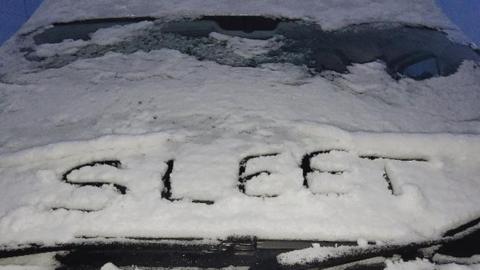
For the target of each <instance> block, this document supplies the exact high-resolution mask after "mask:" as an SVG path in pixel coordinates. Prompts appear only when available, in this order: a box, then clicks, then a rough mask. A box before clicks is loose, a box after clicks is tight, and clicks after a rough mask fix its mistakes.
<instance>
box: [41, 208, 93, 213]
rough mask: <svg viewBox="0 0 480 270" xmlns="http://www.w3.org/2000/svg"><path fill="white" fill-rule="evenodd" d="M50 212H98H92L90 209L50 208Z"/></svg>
mask: <svg viewBox="0 0 480 270" xmlns="http://www.w3.org/2000/svg"><path fill="white" fill-rule="evenodd" d="M50 210H52V211H58V210H67V211H79V212H85V213H90V212H95V211H98V210H92V209H80V208H78V209H77V208H71V207H52V208H50Z"/></svg>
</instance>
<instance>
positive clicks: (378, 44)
mask: <svg viewBox="0 0 480 270" xmlns="http://www.w3.org/2000/svg"><path fill="white" fill-rule="evenodd" d="M105 37H108V38H105ZM34 41H35V44H36V45H37V46H36V48H34V49H30V52H29V53H28V54H27V56H26V57H27V59H29V60H31V61H36V62H40V65H41V66H42V67H44V68H57V67H62V66H64V65H66V64H68V63H71V62H73V61H75V60H76V59H79V58H92V57H98V56H102V55H104V54H106V53H108V52H118V53H124V54H128V53H133V52H136V51H145V52H149V51H152V50H157V49H162V48H167V49H174V50H178V51H180V52H182V53H185V54H189V55H192V56H195V57H196V58H197V59H200V60H210V61H215V62H217V63H219V64H224V65H230V66H236V67H256V66H259V65H263V64H269V63H291V64H294V65H300V66H305V67H307V68H308V69H309V70H310V72H311V73H314V74H317V73H321V72H324V71H334V72H339V73H346V72H348V66H349V65H352V64H354V63H367V62H373V61H382V62H384V63H386V67H387V70H386V71H387V72H388V73H389V74H390V75H391V76H392V77H393V78H395V79H399V78H402V77H405V76H406V77H410V78H413V79H416V80H422V79H426V78H430V77H435V76H447V75H450V74H452V73H454V72H455V71H456V70H457V69H458V67H459V66H460V64H461V63H462V61H464V60H474V61H479V60H480V57H479V55H478V54H477V53H476V52H475V51H474V50H472V49H471V48H470V47H469V46H466V45H461V44H457V43H454V42H452V41H451V40H449V39H448V37H447V36H446V35H445V34H444V33H443V32H441V31H437V30H434V29H429V28H425V27H413V26H405V25H400V24H380V23H376V24H361V25H353V26H349V27H346V28H343V29H340V30H335V31H324V30H322V29H321V27H320V26H318V25H316V24H312V23H307V22H303V21H298V20H282V19H269V18H264V17H248V16H246V17H245V16H239V17H232V16H214V17H212V16H210V17H202V18H199V19H183V20H175V21H167V22H165V21H159V20H154V19H153V18H145V17H144V18H127V19H100V20H91V21H77V22H71V23H61V24H55V25H53V27H51V28H48V29H46V30H44V31H39V33H38V32H37V33H36V34H35V35H34ZM52 51H53V52H54V53H52Z"/></svg>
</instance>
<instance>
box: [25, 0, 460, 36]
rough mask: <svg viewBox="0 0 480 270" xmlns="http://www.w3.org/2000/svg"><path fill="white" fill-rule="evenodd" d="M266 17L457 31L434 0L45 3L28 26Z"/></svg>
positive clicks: (330, 24)
mask: <svg viewBox="0 0 480 270" xmlns="http://www.w3.org/2000/svg"><path fill="white" fill-rule="evenodd" d="M202 15H266V16H274V17H285V18H297V19H298V18H301V19H306V20H310V21H314V22H316V23H318V24H319V25H321V26H322V27H323V28H324V29H327V30H328V29H338V28H341V27H345V26H347V25H352V24H360V23H366V22H399V23H406V24H409V25H423V26H429V27H433V28H441V29H450V28H454V27H453V26H452V25H451V24H450V23H449V21H448V19H447V18H446V17H445V15H444V14H443V13H442V11H441V10H440V8H439V7H438V6H437V5H436V4H435V1H434V0H405V1H397V0H384V1H376V0H359V1H350V0H321V1H315V0H306V1H289V0H280V1H279V0H266V1H257V0H246V1H236V0H233V1H232V0H174V1H172V0H160V1H149V0H137V1H129V0H111V1H108V0H102V1H97V0H83V1H77V0H46V1H45V2H44V3H43V4H42V6H41V7H40V8H39V10H38V11H37V12H36V13H35V15H34V16H33V17H32V18H31V19H30V21H29V22H28V26H29V27H27V29H28V28H35V27H38V26H40V25H48V24H51V23H55V22H68V21H74V20H83V19H95V18H111V17H139V16H153V17H174V18H178V17H185V16H187V17H195V16H202Z"/></svg>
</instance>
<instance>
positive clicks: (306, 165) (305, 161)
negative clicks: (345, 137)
mask: <svg viewBox="0 0 480 270" xmlns="http://www.w3.org/2000/svg"><path fill="white" fill-rule="evenodd" d="M332 151H340V152H346V150H343V149H328V150H320V151H315V152H311V153H308V154H305V155H304V156H303V157H302V162H301V164H300V168H301V169H302V172H303V186H304V187H305V188H309V184H308V174H309V173H312V172H314V171H317V172H320V173H329V174H331V175H341V174H343V173H344V171H321V170H318V169H315V168H312V165H311V160H312V158H314V157H316V156H318V155H322V154H329V153H331V152H332Z"/></svg>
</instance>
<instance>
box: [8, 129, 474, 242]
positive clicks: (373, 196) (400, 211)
mask: <svg viewBox="0 0 480 270" xmlns="http://www.w3.org/2000/svg"><path fill="white" fill-rule="evenodd" d="M292 127H295V128H292ZM265 133H269V134H270V135H271V136H272V138H273V139H272V140H271V141H270V143H267V144H265V143H264V140H263V137H261V136H259V134H265ZM187 134H188V135H187ZM236 134H237V135H236V136H238V138H242V140H240V139H237V140H231V139H229V140H226V139H225V138H231V137H233V135H234V134H232V133H231V132H228V131H227V132H226V133H224V134H222V135H220V137H219V138H209V141H205V137H204V136H203V135H204V134H203V133H202V132H199V133H194V132H191V131H190V132H185V133H184V134H182V133H181V132H179V131H176V132H174V133H170V134H168V133H157V134H149V135H137V136H126V135H125V136H108V137H103V138H99V139H95V140H88V141H76V142H64V143H60V144H52V145H48V146H44V147H38V148H34V149H30V150H23V151H20V152H18V153H16V154H9V155H3V156H2V157H1V158H0V166H1V167H0V168H1V170H0V177H1V179H3V181H2V183H1V185H2V188H1V189H0V190H1V191H0V192H1V196H0V198H1V203H0V205H1V207H0V216H1V219H0V234H1V235H3V236H2V239H1V241H2V244H8V245H13V244H21V243H28V242H32V241H33V242H40V243H50V244H51V243H62V242H68V241H73V240H74V238H75V237H77V236H99V235H101V236H116V237H122V236H137V237H141V236H145V237H147V236H148V237H205V238H225V237H227V236H229V235H232V234H235V235H256V236H258V237H261V238H281V239H315V240H336V241H338V240H354V241H355V240H356V239H360V238H361V239H368V240H371V241H376V240H380V241H384V242H392V243H393V242H394V243H402V242H408V241H414V240H417V241H419V240H426V239H432V238H436V237H439V236H440V235H441V234H442V233H443V232H444V231H445V230H447V229H449V228H452V227H455V226H458V225H460V224H462V223H464V222H465V221H468V220H470V219H473V218H474V217H476V216H478V215H479V214H480V208H479V205H480V199H479V198H478V196H477V195H478V192H479V191H480V190H479V189H480V188H479V185H478V179H477V176H478V173H479V169H478V166H477V165H478V162H479V160H478V151H479V150H480V140H479V138H478V137H476V136H468V135H446V134H445V135H420V134H409V135H408V134H401V135H400V134H388V133H385V134H378V133H377V134H368V133H349V132H345V131H342V130H339V129H336V128H332V127H329V126H318V125H310V124H298V123H297V125H292V123H288V122H285V123H282V124H277V125H276V127H275V129H274V130H273V129H270V128H258V130H257V131H255V132H252V133H251V134H243V135H241V134H238V133H236ZM280 135H281V137H282V139H281V143H279V142H275V136H280ZM399 136H401V138H402V139H401V140H399ZM199 141H202V143H203V145H205V146H206V147H210V148H212V149H225V152H224V153H221V151H217V152H216V154H219V155H220V156H218V157H217V158H219V160H222V163H219V164H218V165H219V167H216V163H213V164H212V162H211V158H209V157H208V155H209V154H211V153H210V152H208V151H206V152H205V154H206V155H207V156H202V155H200V154H199V153H200V152H201V151H200V152H198V151H197V150H198V147H197V144H198V142H199ZM194 142H195V143H194ZM381 145H383V146H384V147H383V148H382V147H379V146H381ZM398 145H401V146H402V147H398ZM420 145H421V146H422V148H419V146H420ZM439 146H441V147H439ZM330 147H331V148H339V147H341V148H343V149H348V150H349V151H350V152H352V153H355V154H364V153H365V151H366V149H368V150H370V151H375V154H378V155H384V156H386V155H390V156H395V157H408V156H409V157H411V156H415V155H422V156H423V157H424V158H426V159H428V161H427V162H424V163H422V165H421V166H419V165H415V164H411V163H410V162H401V161H381V162H386V163H387V164H390V165H389V166H391V170H392V172H393V173H392V176H391V178H392V182H393V183H394V186H395V187H396V189H397V190H398V195H392V194H390V192H389V191H388V189H387V188H386V185H384V188H383V189H380V188H379V189H377V190H375V189H361V188H359V189H353V190H351V191H350V192H348V193H346V194H343V195H341V196H329V195H314V194H312V193H311V191H310V190H307V189H300V190H298V189H297V190H295V189H293V190H291V191H289V192H285V193H283V194H281V195H280V196H278V197H276V198H264V199H262V198H257V197H249V196H246V195H245V194H242V193H240V192H239V191H238V189H237V188H236V184H237V181H238V178H237V177H238V176H237V175H235V173H236V172H237V169H238V165H239V162H240V160H241V159H242V158H243V157H245V156H247V155H250V154H251V153H252V152H256V151H259V152H260V153H265V152H271V151H280V152H282V153H288V155H290V156H292V157H296V160H297V162H292V163H291V164H286V163H283V165H284V166H289V168H290V169H292V170H298V165H299V162H300V160H301V158H302V155H303V154H304V153H308V152H312V151H315V150H318V149H325V148H330ZM196 149H197V150H196ZM231 149H234V150H235V151H232V150H231ZM195 151H197V152H195ZM189 152H191V153H197V154H193V155H192V156H188V154H187V153H189ZM452 157H456V158H452ZM171 158H175V159H176V160H178V162H180V161H181V160H182V159H183V158H186V159H188V158H191V159H192V160H191V161H190V162H192V166H194V167H195V168H196V170H187V171H188V172H189V175H187V174H183V176H182V177H178V178H177V177H176V176H178V175H175V174H172V177H171V181H172V186H173V187H175V182H176V181H177V180H178V181H185V180H187V179H191V182H190V183H191V185H190V186H189V189H188V188H187V187H186V186H184V189H183V193H182V194H181V195H183V196H185V197H190V198H193V199H196V198H195V196H197V195H201V196H202V197H201V198H200V199H211V200H215V204H214V205H204V204H196V203H192V202H190V200H188V199H187V200H183V201H175V202H170V201H167V200H165V199H162V198H161V196H160V194H161V188H162V186H161V182H160V181H158V177H156V176H155V175H157V174H153V175H149V174H140V175H139V176H140V177H138V178H131V177H123V178H122V183H123V184H125V185H126V186H127V188H129V190H128V192H127V194H126V195H120V194H118V193H108V192H107V191H108V190H102V189H99V188H94V187H90V190H91V191H90V193H89V191H88V190H84V193H83V194H84V196H88V197H91V198H92V199H94V198H96V197H97V196H99V194H98V193H102V194H103V195H104V196H105V194H111V196H107V198H106V199H105V201H100V202H97V203H98V205H96V207H98V208H99V209H101V210H99V211H94V212H88V213H87V212H81V211H76V210H71V211H68V210H65V209H59V210H51V208H52V207H59V206H60V205H61V204H62V203H65V204H69V205H67V206H68V207H74V204H75V202H72V201H70V198H69V197H67V196H65V194H69V193H72V192H75V190H76V189H79V187H75V186H71V185H68V184H66V183H63V182H61V181H60V179H59V177H60V176H61V174H62V173H63V172H65V171H66V170H68V169H69V168H71V167H74V166H76V165H79V164H82V163H86V162H90V161H92V160H107V159H119V160H121V161H125V164H126V167H127V168H129V169H132V170H134V169H135V167H138V166H144V167H143V170H148V171H157V172H158V173H162V172H163V171H164V165H162V161H167V160H169V159H171ZM224 158H225V159H224ZM143 161H149V162H148V163H145V164H144V163H143ZM272 162H275V159H273V160H272ZM371 162H378V161H371ZM157 164H158V165H157ZM187 165H188V164H185V165H184V166H185V167H184V168H187ZM257 165H259V164H257ZM247 166H248V164H247ZM272 166H274V165H273V164H267V166H266V168H265V169H270V168H274V167H272ZM350 166H352V167H355V165H354V164H351V165H350ZM204 168H205V169H204ZM214 168H218V171H215V170H214ZM226 168H231V170H233V172H232V171H230V170H227V169H226ZM258 168H259V169H260V168H261V166H260V167H258ZM107 171H108V170H107ZM120 171H121V169H120ZM378 173H379V174H381V173H382V172H381V171H379V172H378ZM125 174H126V175H127V176H128V175H129V172H128V171H126V172H125ZM87 175H88V174H87ZM218 177H222V178H221V179H218ZM359 177H360V179H359V181H363V182H368V181H377V180H374V176H372V175H368V174H365V175H359ZM375 177H377V176H375ZM291 180H292V181H299V180H300V181H301V179H296V178H295V179H291ZM155 182H157V185H156V186H152V185H151V184H148V183H155ZM145 183H147V184H146V186H148V187H151V188H149V189H136V188H135V187H136V186H140V187H141V186H144V185H145ZM217 183H219V184H218V185H216V184H217ZM222 183H223V184H222ZM205 186H207V187H213V189H212V191H211V192H210V190H209V189H205V188H204V187H205ZM94 189H97V190H96V192H93V190H94ZM189 192H190V194H189ZM94 200H95V199H94ZM78 204H79V205H81V206H82V202H78ZM83 206H84V205H83Z"/></svg>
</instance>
